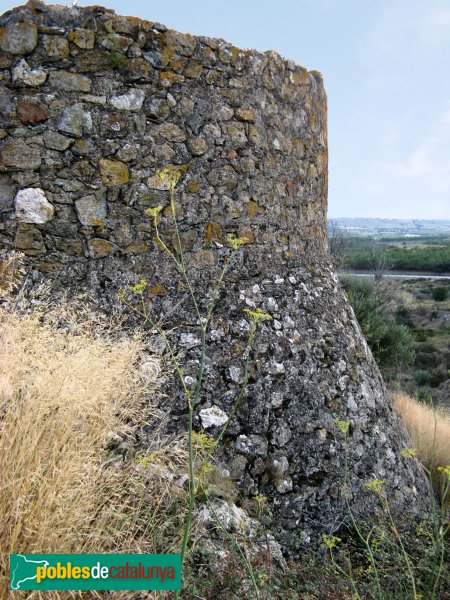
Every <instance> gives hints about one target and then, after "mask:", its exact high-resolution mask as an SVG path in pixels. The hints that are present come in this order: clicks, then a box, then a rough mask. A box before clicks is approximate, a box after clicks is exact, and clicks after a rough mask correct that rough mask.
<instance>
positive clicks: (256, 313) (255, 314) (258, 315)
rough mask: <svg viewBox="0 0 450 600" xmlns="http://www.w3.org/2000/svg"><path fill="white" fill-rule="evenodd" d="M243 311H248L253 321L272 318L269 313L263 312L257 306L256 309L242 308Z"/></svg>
mask: <svg viewBox="0 0 450 600" xmlns="http://www.w3.org/2000/svg"><path fill="white" fill-rule="evenodd" d="M244 312H246V313H248V314H249V315H250V316H251V318H252V320H253V321H254V322H255V323H257V322H258V321H263V320H270V319H271V318H272V317H271V316H270V315H269V314H267V313H265V312H263V311H262V310H261V309H260V308H257V309H256V310H250V309H249V308H244Z"/></svg>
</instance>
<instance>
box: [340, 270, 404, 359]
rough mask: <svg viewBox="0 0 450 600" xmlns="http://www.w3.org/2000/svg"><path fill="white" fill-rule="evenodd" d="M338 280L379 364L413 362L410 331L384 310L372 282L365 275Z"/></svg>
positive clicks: (344, 277)
mask: <svg viewBox="0 0 450 600" xmlns="http://www.w3.org/2000/svg"><path fill="white" fill-rule="evenodd" d="M341 283H342V285H343V286H344V289H345V290H346V292H347V294H348V299H349V301H350V303H351V305H352V307H353V310H354V311H355V315H356V318H357V319H358V321H359V324H360V326H361V329H362V331H363V333H364V335H365V337H366V339H367V342H368V344H369V346H370V348H371V350H372V353H373V355H374V358H375V360H376V361H377V363H378V365H379V366H380V367H392V366H398V365H410V364H412V363H413V362H414V349H413V334H412V333H411V331H410V330H409V329H408V327H406V326H405V325H403V324H398V323H396V322H395V319H394V317H393V316H392V315H390V314H388V313H386V311H385V310H384V308H383V307H382V305H381V302H380V300H379V299H378V298H377V296H376V293H375V285H374V282H373V281H372V280H371V279H368V278H365V277H355V276H343V277H342V278H341Z"/></svg>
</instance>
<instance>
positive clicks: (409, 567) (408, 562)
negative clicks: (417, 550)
mask: <svg viewBox="0 0 450 600" xmlns="http://www.w3.org/2000/svg"><path fill="white" fill-rule="evenodd" d="M379 498H380V501H381V503H382V504H383V506H384V510H385V512H386V514H387V516H388V518H389V522H390V524H391V529H392V531H393V533H394V535H395V537H396V538H397V541H398V543H399V545H400V548H401V551H402V554H403V558H404V559H405V562H406V568H407V570H408V575H409V578H410V579H411V586H412V591H413V594H414V596H413V598H414V600H416V598H417V590H416V580H415V578H414V573H413V568H412V565H411V560H410V558H409V556H408V553H407V552H406V550H405V546H404V545H403V542H402V537H401V535H400V533H399V531H398V529H397V526H396V525H395V522H394V519H393V518H392V513H391V509H390V508H389V503H388V501H387V500H386V498H385V497H384V496H383V495H382V494H381V493H379Z"/></svg>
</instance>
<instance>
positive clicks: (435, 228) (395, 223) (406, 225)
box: [328, 217, 450, 236]
mask: <svg viewBox="0 0 450 600" xmlns="http://www.w3.org/2000/svg"><path fill="white" fill-rule="evenodd" d="M332 224H335V225H336V226H337V227H339V229H342V230H344V231H347V232H348V233H351V234H355V235H376V234H379V235H389V234H397V235H398V234H404V235H406V236H408V234H409V235H411V236H413V235H426V234H427V233H428V234H440V233H442V234H446V233H450V219H435V220H426V219H366V218H357V217H353V218H347V217H339V218H337V219H328V226H329V227H331V226H332Z"/></svg>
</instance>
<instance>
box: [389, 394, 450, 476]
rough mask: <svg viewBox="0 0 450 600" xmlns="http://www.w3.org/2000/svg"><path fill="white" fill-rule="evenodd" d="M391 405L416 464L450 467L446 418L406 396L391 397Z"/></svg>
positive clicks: (449, 430)
mask: <svg viewBox="0 0 450 600" xmlns="http://www.w3.org/2000/svg"><path fill="white" fill-rule="evenodd" d="M393 397H394V404H395V408H396V410H397V412H398V413H399V415H400V416H401V418H402V420H403V422H404V424H405V426H406V429H407V430H408V433H409V437H410V439H411V442H412V445H413V447H414V449H415V450H416V452H417V457H418V459H419V460H420V462H421V463H422V464H423V465H424V466H425V467H426V468H427V469H430V468H431V467H432V466H433V469H435V468H437V467H445V466H447V465H450V418H449V416H448V414H446V413H444V412H443V411H440V410H438V409H436V410H434V409H433V408H432V407H430V406H426V405H425V404H422V403H420V402H418V401H417V400H414V399H413V398H411V397H410V396H408V395H407V394H404V393H402V392H396V393H394V394H393Z"/></svg>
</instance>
